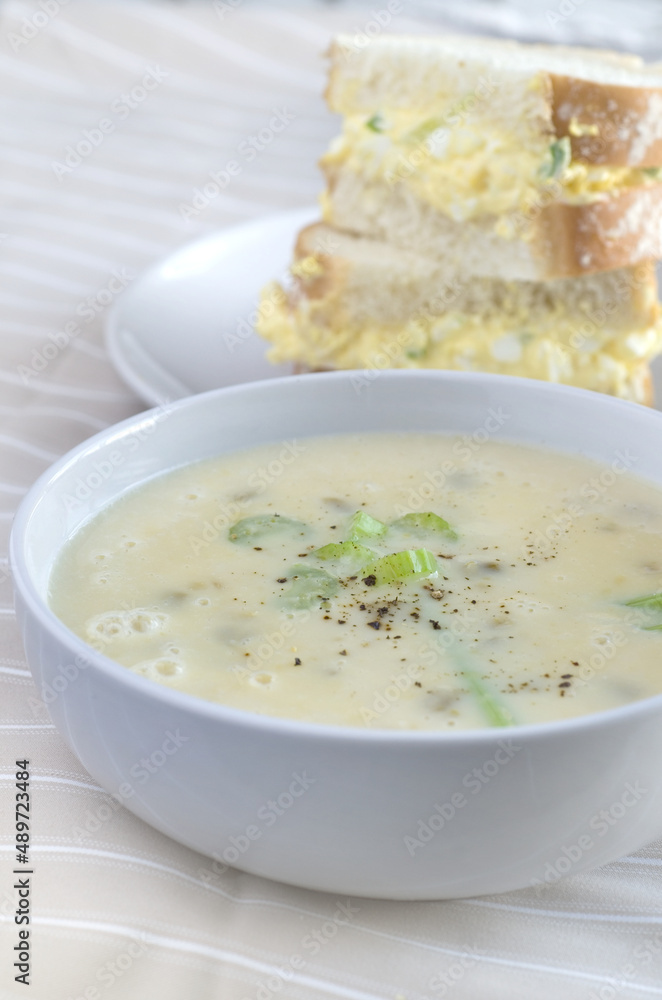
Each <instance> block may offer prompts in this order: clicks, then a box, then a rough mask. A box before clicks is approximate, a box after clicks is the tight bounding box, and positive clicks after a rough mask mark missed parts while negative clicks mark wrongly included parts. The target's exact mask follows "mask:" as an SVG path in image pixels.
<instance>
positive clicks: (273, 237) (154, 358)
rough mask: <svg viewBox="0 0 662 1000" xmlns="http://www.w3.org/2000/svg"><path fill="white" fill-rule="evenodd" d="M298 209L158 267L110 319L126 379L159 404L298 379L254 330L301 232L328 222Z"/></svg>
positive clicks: (193, 246)
mask: <svg viewBox="0 0 662 1000" xmlns="http://www.w3.org/2000/svg"><path fill="white" fill-rule="evenodd" d="M319 214H320V213H319V209H315V208H306V209H298V210H297V211H295V212H282V213H280V214H278V215H272V216H268V217H267V218H264V219H257V220H255V221H254V222H248V223H244V224H243V225H241V226H235V227H233V228H232V229H224V230H222V231H221V232H219V233H215V234H214V235H213V236H208V237H206V238H205V239H202V240H196V242H195V243H189V244H188V245H187V246H184V247H182V248H181V249H180V250H177V251H175V253H173V254H171V255H170V256H169V257H167V258H166V259H165V260H163V261H160V262H159V263H158V264H155V265H154V266H153V267H151V268H149V270H148V271H146V272H145V273H144V274H143V275H141V276H140V277H139V278H137V279H136V280H135V281H134V282H133V283H132V284H131V285H130V286H129V287H128V288H127V290H126V291H125V292H123V293H122V295H121V296H119V297H118V298H117V300H116V302H115V304H114V306H113V308H112V309H111V310H110V311H109V313H108V318H107V321H106V343H107V345H108V351H109V354H110V358H111V360H112V362H113V364H114V365H115V367H116V368H117V370H118V372H119V373H120V375H121V376H122V378H123V379H124V380H125V382H127V383H128V384H129V385H130V386H131V388H132V389H133V390H134V391H135V392H137V393H138V395H139V396H140V397H141V399H144V400H145V402H147V403H149V404H151V405H158V404H162V403H165V402H170V401H172V400H174V399H180V398H181V397H183V396H190V395H193V394H194V393H197V392H204V391H205V390H206V389H217V388H220V387H221V386H224V385H235V384H236V383H238V382H254V381H257V380H259V379H266V378H275V377H276V376H278V375H289V374H291V372H292V366H291V365H273V364H270V363H269V362H268V361H267V360H266V352H267V350H268V344H266V343H265V341H264V340H262V339H261V338H260V337H258V336H257V334H255V333H253V331H252V322H251V314H254V310H255V308H256V305H257V302H258V298H259V294H260V289H261V288H262V287H263V286H264V285H265V284H266V283H267V282H268V281H271V280H272V279H274V278H280V277H282V276H284V274H285V272H286V270H287V267H288V265H289V263H290V262H291V258H292V249H293V247H294V240H295V237H296V234H297V232H298V231H299V229H301V227H302V226H305V225H307V224H308V223H309V222H313V221H314V220H315V219H317V218H319Z"/></svg>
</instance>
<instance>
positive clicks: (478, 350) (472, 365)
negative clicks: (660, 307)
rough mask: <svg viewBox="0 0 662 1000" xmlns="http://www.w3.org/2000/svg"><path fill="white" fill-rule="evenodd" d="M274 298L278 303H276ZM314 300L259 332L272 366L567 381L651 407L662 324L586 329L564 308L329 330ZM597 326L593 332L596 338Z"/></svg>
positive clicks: (266, 319) (273, 312) (280, 314)
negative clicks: (651, 370) (651, 373)
mask: <svg viewBox="0 0 662 1000" xmlns="http://www.w3.org/2000/svg"><path fill="white" fill-rule="evenodd" d="M273 300H274V296H273V294H272V295H271V296H270V301H272V302H273ZM320 311H321V309H320V306H319V305H318V304H317V303H316V302H314V301H312V302H311V301H310V300H307V299H302V300H300V301H299V302H298V303H297V305H296V308H294V309H293V308H292V306H291V304H289V303H288V302H287V301H286V300H285V299H284V297H282V296H281V298H280V300H279V304H278V306H277V307H275V308H272V309H270V310H268V312H269V315H266V311H265V314H264V315H262V317H261V319H260V321H259V324H258V329H259V332H260V334H261V335H262V336H263V337H265V338H266V339H267V340H269V341H270V342H271V343H272V345H273V347H272V349H271V351H270V355H269V356H270V359H271V360H272V361H273V362H274V363H282V362H288V361H294V362H297V363H299V364H302V365H305V366H306V367H308V368H311V369H320V368H321V369H324V368H334V369H342V368H345V369H348V368H349V369H351V368H356V369H368V370H372V371H379V370H382V369H384V368H447V369H454V370H460V371H483V372H495V373H497V374H504V375H519V376H524V377H527V378H536V379H543V380H545V381H550V382H562V383H565V384H567V385H575V386H579V387H582V388H587V389H593V390H595V391H598V392H605V393H608V394H610V395H614V396H618V397H621V398H623V399H629V400H633V401H635V402H640V403H641V402H646V401H647V384H646V383H647V362H648V361H649V360H650V359H651V358H652V357H654V356H655V355H656V354H658V353H659V352H660V351H662V323H661V322H659V321H658V322H657V323H654V324H653V325H651V326H649V327H645V328H642V329H638V330H632V331H631V332H630V333H629V334H627V333H624V332H623V331H622V330H618V331H616V330H614V329H613V328H612V329H609V328H608V327H607V326H606V325H603V326H600V325H598V324H593V325H592V326H591V325H590V324H589V325H588V326H587V325H586V324H582V320H583V317H582V318H578V317H577V316H576V315H575V314H573V313H570V312H565V313H564V311H563V309H562V306H561V304H560V303H559V307H558V308H557V309H556V310H550V312H549V315H548V316H547V317H544V318H543V316H541V317H536V318H535V320H534V319H533V317H531V316H530V315H521V316H517V315H516V314H515V313H513V314H511V315H508V314H504V313H503V312H498V311H497V310H495V311H494V313H493V314H492V315H490V314H489V313H487V314H481V315H473V314H470V313H467V312H464V311H462V310H461V309H457V310H454V309H450V310H449V311H447V312H446V313H444V314H443V315H441V316H438V315H437V316H435V315H431V314H429V313H425V312H423V311H421V312H419V313H418V314H417V315H415V316H413V317H411V318H410V319H408V320H405V321H403V322H401V323H390V324H388V323H384V322H379V321H375V320H367V321H362V322H361V323H357V322H356V321H353V322H352V321H348V322H343V323H338V324H334V325H333V326H330V325H329V324H328V322H326V321H325V319H324V317H323V316H322V315H320ZM589 327H590V329H589Z"/></svg>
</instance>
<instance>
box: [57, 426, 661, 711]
mask: <svg viewBox="0 0 662 1000" xmlns="http://www.w3.org/2000/svg"><path fill="white" fill-rule="evenodd" d="M627 458H628V457H627V456H616V457H615V460H614V463H613V464H612V466H611V467H609V466H603V465H598V464H596V463H594V462H592V461H589V460H587V459H584V458H581V457H569V456H567V455H560V454H556V453H554V452H551V451H545V450H541V449H534V448H528V447H524V446H521V445H515V444H508V443H502V442H494V441H488V442H485V443H480V444H479V443H477V442H476V440H475V439H474V438H469V437H463V438H461V439H460V438H453V437H447V436H444V435H441V434H439V435H431V434H399V435H395V434H360V435H347V436H335V437H334V436H330V437H325V438H303V439H299V440H297V441H289V442H281V443H279V444H273V445H268V446H262V447H260V448H256V449H254V450H250V451H244V452H240V453H234V454H229V455H223V456H221V457H219V458H216V459H211V460H207V461H203V462H199V463H196V464H192V465H188V466H186V467H182V468H179V469H176V470H174V471H172V472H170V473H167V474H165V475H163V476H160V477H158V478H155V479H153V480H151V481H149V482H147V483H146V484H144V485H141V486H140V487H138V488H136V489H135V490H132V491H129V492H128V493H127V494H125V495H124V496H123V497H122V498H121V499H119V500H118V501H116V502H115V503H113V504H112V505H109V507H108V508H106V509H105V510H104V511H102V512H101V513H100V514H99V515H97V516H95V517H94V518H93V519H92V520H91V521H90V522H88V523H87V524H86V525H84V526H83V527H82V528H81V529H80V530H79V531H78V533H77V534H76V535H75V536H74V537H73V538H72V539H71V540H70V542H69V543H68V544H67V546H66V547H65V549H64V550H63V552H62V553H61V555H60V557H59V559H58V561H57V563H56V565H55V567H54V569H53V572H52V574H51V581H50V604H51V607H52V608H53V610H54V612H55V613H56V614H57V615H58V616H59V617H60V618H61V619H62V620H63V621H64V622H65V623H66V624H67V625H68V626H69V627H70V628H71V629H72V630H73V631H74V632H76V633H77V634H78V635H80V636H81V637H82V638H83V639H85V640H86V641H87V642H88V643H90V644H91V645H92V646H94V647H95V648H97V649H100V650H102V651H103V652H104V653H105V654H106V655H107V656H109V657H111V658H112V659H115V660H117V661H118V662H119V663H121V664H123V665H124V666H126V667H127V668H129V669H131V670H134V671H135V672H136V673H138V674H141V675H143V676H145V677H149V678H151V679H152V680H155V681H158V682H159V683H161V684H165V685H168V686H169V687H172V688H177V689H180V690H182V691H186V692H189V693H191V694H194V695H198V696H200V697H202V698H206V699H211V700H213V701H218V702H222V703H224V704H226V705H230V706H234V707H236V708H240V709H245V710H248V711H252V712H259V713H264V714H268V715H275V716H283V717H288V718H293V719H302V720H308V721H311V722H316V723H329V724H334V725H347V726H358V727H364V728H373V729H403V730H417V729H435V730H448V731H454V730H459V729H465V728H476V727H482V726H499V725H508V724H511V723H512V724H521V723H532V722H547V721H550V720H555V719H566V718H570V717H572V716H576V715H581V714H585V713H591V712H597V711H600V710H603V709H609V708H613V707H616V706H619V705H622V704H624V703H627V702H631V701H635V700H637V699H641V698H645V697H648V696H650V695H653V694H657V693H659V692H660V691H662V630H660V629H658V628H657V626H662V597H661V598H660V600H659V601H657V602H656V600H655V599H654V595H656V594H658V593H659V592H660V591H662V491H661V490H660V489H659V488H658V487H656V486H655V485H653V484H650V483H647V482H645V481H643V480H639V479H638V478H636V477H635V476H634V475H631V474H630V473H629V472H628V471H627V469H626V467H627V465H628V461H627ZM432 515H435V516H432ZM441 519H443V520H441ZM444 522H446V525H447V527H446V528H444V526H443V525H444ZM352 536H353V537H352ZM347 542H349V544H345V545H344V546H343V545H342V544H341V543H347ZM329 545H331V546H332V548H331V549H330V550H329V549H326V548H325V547H326V546H329ZM320 548H321V549H322V550H323V551H322V552H321V553H318V552H317V550H319V549H320ZM393 554H396V557H395V558H393ZM380 560H381V561H380ZM417 574H418V575H417ZM644 597H649V598H650V599H649V600H648V601H646V602H645V603H643V604H642V603H640V604H638V605H632V604H628V603H627V602H632V601H634V600H641V599H642V598H644ZM658 605H659V606H658Z"/></svg>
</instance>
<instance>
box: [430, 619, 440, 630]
mask: <svg viewBox="0 0 662 1000" xmlns="http://www.w3.org/2000/svg"><path fill="white" fill-rule="evenodd" d="M430 625H432V628H433V629H434V630H435V632H438V631H439V629H440V628H441V625H440V624H439V622H436V621H435V620H434V618H430Z"/></svg>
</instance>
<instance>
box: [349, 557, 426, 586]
mask: <svg viewBox="0 0 662 1000" xmlns="http://www.w3.org/2000/svg"><path fill="white" fill-rule="evenodd" d="M436 571H437V560H436V559H435V557H434V556H433V555H432V553H431V552H429V551H428V550H427V549H405V550H404V551H403V552H392V553H391V554H390V555H388V556H382V558H381V559H377V560H376V561H375V562H373V563H370V564H369V565H367V566H363V567H362V569H361V576H362V577H363V582H364V583H368V581H370V582H369V583H368V586H377V587H379V586H382V585H383V584H385V583H401V582H403V581H404V580H411V579H413V578H414V577H417V576H430V574H431V573H435V572H436Z"/></svg>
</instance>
